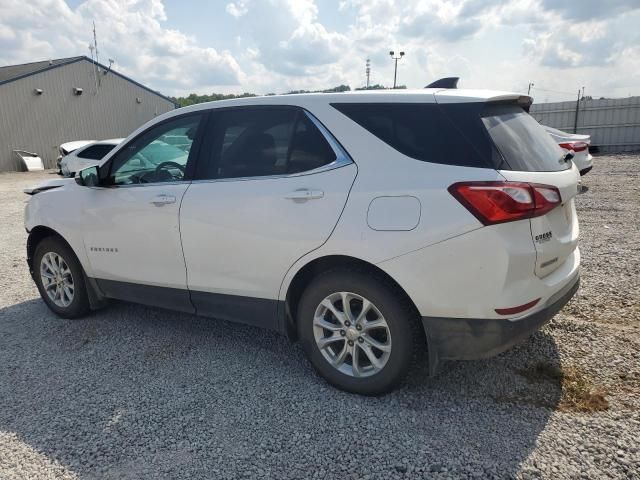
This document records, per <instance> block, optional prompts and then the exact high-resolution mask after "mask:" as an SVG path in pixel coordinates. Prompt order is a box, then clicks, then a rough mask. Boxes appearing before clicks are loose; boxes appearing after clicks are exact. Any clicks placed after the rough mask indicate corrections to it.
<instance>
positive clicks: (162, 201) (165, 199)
mask: <svg viewBox="0 0 640 480" xmlns="http://www.w3.org/2000/svg"><path fill="white" fill-rule="evenodd" d="M151 203H153V204H154V205H155V206H156V207H162V206H164V205H168V204H170V203H176V197H174V196H173V195H165V194H162V195H158V196H156V197H154V198H153V200H151Z"/></svg>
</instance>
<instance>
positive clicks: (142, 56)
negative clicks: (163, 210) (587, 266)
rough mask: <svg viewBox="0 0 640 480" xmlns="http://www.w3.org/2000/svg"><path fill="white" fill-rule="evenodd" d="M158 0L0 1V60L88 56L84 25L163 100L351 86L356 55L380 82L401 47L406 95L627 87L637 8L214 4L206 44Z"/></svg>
mask: <svg viewBox="0 0 640 480" xmlns="http://www.w3.org/2000/svg"><path fill="white" fill-rule="evenodd" d="M164 1H177V0H87V1H86V2H84V3H82V4H81V5H80V6H79V7H77V8H76V9H71V8H69V7H68V6H67V4H66V3H65V2H64V1H63V0H32V1H30V2H28V4H27V3H26V2H23V1H18V0H0V63H4V64H10V63H22V62H28V61H34V60H41V59H46V58H51V57H64V56H73V55H78V54H88V50H87V45H88V44H89V42H90V40H91V20H93V19H96V21H97V27H98V35H99V38H98V41H99V43H100V44H99V47H100V51H101V58H102V59H103V60H104V59H106V58H109V57H111V58H115V59H116V64H115V66H114V68H116V69H118V70H119V71H121V72H122V73H125V74H128V75H131V76H132V77H134V78H135V79H136V80H138V81H141V82H143V83H145V84H148V85H149V86H150V87H152V88H154V89H159V90H161V91H163V92H164V93H167V94H183V93H189V92H199V93H210V92H212V91H224V92H229V91H235V92H240V91H254V92H258V93H266V92H283V91H287V90H293V89H319V88H327V87H332V86H335V85H338V84H341V83H346V84H349V85H351V86H352V87H357V86H361V85H362V84H363V83H364V81H365V79H364V61H365V59H366V58H370V59H371V62H372V78H371V81H372V82H373V83H382V84H385V85H390V84H391V82H392V81H393V62H392V61H391V59H390V58H389V54H388V52H389V50H404V51H406V52H407V55H406V56H405V57H404V58H403V59H402V60H401V61H400V62H399V64H398V69H399V72H398V76H399V83H401V84H407V85H408V86H410V87H422V86H424V85H425V84H426V83H428V82H429V81H431V80H433V79H434V78H435V77H438V76H449V75H461V76H462V80H461V85H463V86H468V87H474V86H479V87H485V88H488V87H493V88H500V89H520V90H521V89H523V88H526V85H527V83H528V82H529V81H531V80H535V81H536V86H538V85H540V86H545V87H547V88H549V89H555V90H559V91H567V90H573V89H574V87H575V88H577V86H582V85H585V86H586V88H587V92H588V91H589V89H592V90H593V91H597V92H599V93H600V94H604V95H626V94H627V93H629V92H628V90H629V89H631V87H632V86H633V84H631V86H630V84H629V82H630V81H631V80H633V79H635V80H636V84H635V85H636V89H637V88H638V82H637V79H638V77H637V75H638V74H637V73H636V72H637V71H638V69H637V64H638V57H639V54H638V48H637V46H638V45H640V32H639V31H638V29H637V27H636V25H637V24H638V22H640V1H639V0H611V2H602V1H601V0H585V1H584V2H582V1H580V2H578V1H577V0H506V1H505V0H403V1H399V0H397V1H394V0H340V2H336V3H334V4H332V5H330V4H329V2H326V1H322V0H226V1H225V2H220V3H219V7H213V8H218V9H219V14H217V15H214V16H212V17H210V18H207V21H208V22H210V26H209V25H207V27H208V28H211V29H218V28H220V27H222V26H224V28H225V32H230V34H229V35H228V41H226V42H225V41H224V40H217V43H216V45H209V44H207V43H206V41H204V40H203V39H204V38H207V37H206V35H204V36H203V35H201V36H200V37H199V38H198V39H196V38H195V36H194V34H193V31H191V29H190V25H189V24H184V25H182V26H181V28H177V27H176V25H177V24H176V23H175V22H172V19H171V18H168V15H169V14H168V13H167V12H171V11H172V10H171V9H166V8H165V3H164ZM216 4H217V2H216ZM605 4H606V5H607V6H608V7H607V8H604V7H603V5H605ZM180 5H181V6H182V5H187V4H180ZM609 7H610V8H609ZM194 14H197V12H194ZM194 22H195V20H194ZM216 38H219V37H216ZM622 52H625V56H626V57H627V58H626V59H625V58H624V57H623V56H622V55H623V54H622ZM625 60H626V61H625ZM633 68H635V69H636V70H635V71H634V70H633ZM615 79H620V81H616V80H615ZM630 79H631V80H630ZM623 80H624V81H623ZM636 93H640V92H636Z"/></svg>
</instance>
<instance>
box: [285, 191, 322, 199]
mask: <svg viewBox="0 0 640 480" xmlns="http://www.w3.org/2000/svg"><path fill="white" fill-rule="evenodd" d="M322 197H324V192H323V191H322V190H309V189H308V188H301V189H300V190H295V191H293V192H291V193H289V194H288V195H287V196H286V197H285V198H286V199H287V200H298V201H304V200H314V199H316V198H322Z"/></svg>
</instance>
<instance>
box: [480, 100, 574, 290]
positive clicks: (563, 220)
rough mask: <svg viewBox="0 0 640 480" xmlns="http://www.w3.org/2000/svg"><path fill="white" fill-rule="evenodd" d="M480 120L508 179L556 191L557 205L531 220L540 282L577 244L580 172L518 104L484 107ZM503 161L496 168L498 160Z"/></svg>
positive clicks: (502, 171)
mask: <svg viewBox="0 0 640 480" xmlns="http://www.w3.org/2000/svg"><path fill="white" fill-rule="evenodd" d="M482 122H483V124H484V126H485V128H486V129H487V131H488V133H489V135H490V137H491V139H492V140H493V144H494V145H495V148H496V152H495V155H499V157H500V158H499V159H498V160H496V161H495V163H497V164H499V165H501V166H500V168H499V172H500V174H501V175H503V176H504V178H505V179H506V180H507V181H513V182H526V183H531V184H541V185H547V186H551V187H555V188H556V189H557V190H558V192H559V194H560V205H559V206H557V207H556V208H554V209H552V210H551V211H549V212H547V213H546V214H545V215H543V216H537V217H533V218H531V219H530V220H529V221H530V223H531V236H532V239H533V243H534V245H535V248H536V266H535V273H536V275H537V276H538V277H540V278H542V277H545V276H547V275H549V274H550V273H552V272H553V271H554V270H556V269H558V268H559V267H560V266H561V265H562V264H564V262H565V261H566V260H567V259H568V258H569V257H570V256H571V255H572V254H573V252H574V251H575V249H576V247H577V245H578V221H577V216H576V208H575V201H574V200H575V196H576V195H577V193H578V188H579V187H578V186H579V180H580V174H579V172H578V170H577V168H576V167H575V166H574V165H573V164H572V162H571V161H565V160H564V158H565V154H566V152H564V151H563V150H562V149H561V148H560V147H559V146H558V145H557V144H556V143H555V141H554V140H553V139H552V138H551V136H550V135H549V134H547V132H546V131H545V130H544V129H543V128H542V127H541V126H540V125H539V124H538V123H537V122H536V121H535V120H534V119H533V117H531V116H530V115H529V114H528V113H526V112H525V111H524V110H523V109H522V107H521V106H518V105H516V104H488V105H487V106H486V107H485V109H484V111H483V114H482ZM500 161H503V162H504V163H502V164H500V163H499V162H500Z"/></svg>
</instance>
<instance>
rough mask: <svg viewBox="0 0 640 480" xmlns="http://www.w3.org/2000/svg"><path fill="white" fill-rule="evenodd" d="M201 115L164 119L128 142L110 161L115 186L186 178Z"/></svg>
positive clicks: (111, 175)
mask: <svg viewBox="0 0 640 480" xmlns="http://www.w3.org/2000/svg"><path fill="white" fill-rule="evenodd" d="M201 117H202V115H201V114H197V115H188V116H185V117H181V118H177V119H175V120H170V121H168V122H163V123H161V124H160V125H156V126H154V127H152V128H150V129H149V130H147V131H146V132H144V133H143V134H142V135H140V136H138V137H136V138H135V139H134V140H133V141H132V142H131V143H129V144H128V145H126V146H125V147H124V148H123V149H122V150H121V151H120V152H119V153H118V154H117V155H116V157H115V158H114V160H113V162H112V164H111V172H110V176H109V178H110V183H111V184H112V185H136V184H145V183H159V182H175V181H181V180H183V179H184V174H185V170H186V167H187V161H188V160H189V155H190V153H191V147H192V145H193V141H194V139H195V136H196V132H197V130H198V126H199V124H200V121H201Z"/></svg>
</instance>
